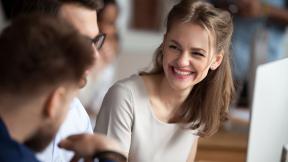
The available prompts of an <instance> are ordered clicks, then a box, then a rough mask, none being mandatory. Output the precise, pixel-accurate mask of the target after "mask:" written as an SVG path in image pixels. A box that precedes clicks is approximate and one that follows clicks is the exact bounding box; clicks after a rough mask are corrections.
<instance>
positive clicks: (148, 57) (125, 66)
mask: <svg viewBox="0 0 288 162" xmlns="http://www.w3.org/2000/svg"><path fill="white" fill-rule="evenodd" d="M178 1H179V0H116V3H117V14H116V18H115V22H113V28H114V27H115V29H114V34H115V38H113V37H112V36H111V39H112V41H113V39H115V40H116V43H115V44H116V45H115V46H116V47H115V49H113V52H112V53H113V56H112V57H113V59H112V60H113V61H110V62H108V63H107V64H109V65H110V64H113V69H114V70H112V71H113V72H112V73H107V75H105V76H107V77H108V78H109V80H110V84H109V85H108V86H110V85H111V84H113V83H114V82H115V81H116V80H119V79H122V78H125V77H128V76H130V75H132V74H135V73H137V72H139V71H142V70H145V69H147V68H149V66H151V61H152V58H153V53H154V51H155V50H156V48H157V47H158V46H159V45H160V44H161V42H162V38H163V33H164V32H165V28H164V26H165V18H166V16H167V13H168V12H169V10H170V9H171V7H172V6H173V5H174V4H175V3H177V2H178ZM260 1H261V0H260ZM210 2H211V3H213V4H215V5H216V6H217V7H220V8H223V9H226V10H227V11H229V12H230V13H231V14H232V15H233V18H234V26H235V32H234V36H233V41H232V52H233V53H232V59H233V67H234V76H235V83H236V90H237V95H236V97H235V101H234V102H233V104H232V106H231V110H230V119H229V120H228V121H227V122H226V123H225V124H224V125H223V127H222V128H221V129H220V131H219V133H217V134H216V135H214V136H212V137H209V138H204V139H201V140H200V141H199V146H198V152H197V157H196V159H197V161H198V162H200V161H202V162H204V161H206V162H244V161H245V160H246V154H247V146H248V136H249V135H248V134H249V122H250V112H251V105H252V96H253V89H254V80H255V73H256V68H257V66H258V65H261V64H264V63H267V62H271V61H275V60H279V59H282V58H286V57H287V56H288V32H287V29H286V28H287V27H286V26H287V24H288V9H287V7H288V3H287V1H284V0H283V1H282V0H270V1H269V0H263V1H261V4H262V6H261V8H260V9H259V10H260V11H261V14H258V15H257V13H253V12H252V11H255V9H254V8H253V7H249V6H250V5H251V6H253V5H254V3H253V2H259V0H238V1H237V0H211V1H210ZM251 2H252V3H251ZM263 4H264V5H263ZM2 5H3V6H4V11H5V13H9V12H10V11H9V1H8V0H3V1H2ZM270 5H271V6H272V7H275V8H280V9H282V10H283V11H284V12H282V13H281V14H280V16H283V19H281V18H280V19H276V20H273V19H272V18H270V17H268V14H270V13H271V12H272V9H269V6H270ZM243 6H244V7H243ZM107 12H108V11H107ZM112 12H113V11H112ZM269 12H270V13H269ZM243 13H245V14H243ZM102 14H103V15H104V16H103V17H105V13H102ZM285 14H286V15H285ZM7 15H9V14H7ZM108 15H109V14H108ZM99 16H100V15H98V17H99ZM285 16H286V17H285ZM8 18H9V16H8ZM3 19H4V18H3V12H0V21H1V23H0V27H3V26H4V25H5V23H4V21H3ZM103 19H104V18H103ZM108 19H109V18H108ZM286 20H287V22H286ZM99 21H102V20H99ZM104 21H105V20H104ZM98 23H101V22H98ZM104 30H105V22H104V25H103V29H101V31H104ZM108 32H109V31H108ZM104 49H105V48H104ZM275 49H276V50H275ZM108 51H109V50H108ZM110 51H111V49H110ZM104 52H105V51H104ZM107 53H109V52H107ZM285 75H287V74H285ZM104 81H105V82H106V81H107V79H106V80H104ZM106 91H107V89H106V90H103V92H106ZM80 98H81V97H80ZM83 98H84V99H83V101H84V100H85V97H83ZM99 100H101V98H100V99H99ZM99 102H100V105H101V101H99ZM89 104H91V103H90V102H89V101H87V103H86V104H84V105H85V106H86V107H90V106H91V105H89ZM98 106H99V103H98ZM96 109H97V108H96ZM90 111H93V109H91V110H88V112H90ZM95 113H96V114H97V111H95V112H94V113H93V112H90V114H92V115H91V116H92V119H91V120H92V124H94V120H95V119H93V116H95Z"/></svg>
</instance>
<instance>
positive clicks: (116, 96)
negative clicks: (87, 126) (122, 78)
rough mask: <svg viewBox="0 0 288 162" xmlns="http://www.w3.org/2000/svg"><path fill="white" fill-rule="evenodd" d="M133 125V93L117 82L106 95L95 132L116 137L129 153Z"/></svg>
mask: <svg viewBox="0 0 288 162" xmlns="http://www.w3.org/2000/svg"><path fill="white" fill-rule="evenodd" d="M132 127H133V101H132V93H131V91H130V90H129V89H128V88H127V87H125V86H124V85H121V84H115V85H114V86H112V87H111V88H110V89H109V91H108V92H107V94H106V96H105V97H104V100H103V103H102V106H101V109H100V111H99V114H98V116H97V121H96V126H95V129H94V132H97V133H102V134H105V135H106V136H108V137H111V138H114V139H116V140H117V142H119V143H120V145H121V146H122V147H123V148H124V150H125V152H126V155H128V153H129V149H130V143H131V132H132Z"/></svg>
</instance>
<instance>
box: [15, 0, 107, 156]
mask: <svg viewBox="0 0 288 162" xmlns="http://www.w3.org/2000/svg"><path fill="white" fill-rule="evenodd" d="M100 2H101V1H100V0H58V1H51V0H21V1H18V3H17V5H18V6H16V7H15V8H16V9H14V16H17V15H19V14H29V13H32V12H38V13H42V14H51V15H55V16H58V17H60V18H63V19H65V20H66V21H67V22H69V23H71V24H72V25H73V26H74V27H75V28H76V29H77V30H78V31H79V32H80V33H81V34H82V35H83V36H84V37H86V38H88V39H90V40H91V45H92V46H93V47H94V48H93V49H94V56H95V58H96V63H97V58H98V57H99V49H100V48H101V47H102V45H103V43H104V40H105V34H101V33H99V29H98V25H97V14H96V10H97V9H99V6H101V3H100ZM79 54H81V53H79ZM88 74H89V70H87V71H86V72H85V75H84V76H83V79H82V80H81V83H80V85H81V87H83V86H85V84H86V81H87V79H86V77H87V75H88ZM79 133H93V130H92V127H91V123H90V119H89V117H88V114H87V112H86V111H85V109H84V108H83V106H82V104H81V103H80V101H79V100H78V99H77V98H75V99H74V100H73V102H72V103H71V105H70V108H69V112H68V115H67V117H66V119H65V121H64V123H63V124H62V126H61V127H60V130H59V131H58V132H57V134H56V136H55V138H54V139H53V141H52V142H51V143H50V145H49V146H48V147H47V148H46V150H44V151H43V152H42V153H41V154H38V158H39V159H40V160H41V161H44V162H67V161H70V159H71V158H72V156H73V153H72V152H69V151H65V150H63V149H60V148H59V147H58V143H59V142H60V141H61V140H62V139H64V138H66V137H67V136H70V135H73V134H79Z"/></svg>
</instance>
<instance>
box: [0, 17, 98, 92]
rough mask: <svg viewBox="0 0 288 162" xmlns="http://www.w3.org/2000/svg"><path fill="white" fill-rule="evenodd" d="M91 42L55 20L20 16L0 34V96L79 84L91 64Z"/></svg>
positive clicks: (63, 22) (72, 28)
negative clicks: (63, 84) (65, 84)
mask: <svg viewBox="0 0 288 162" xmlns="http://www.w3.org/2000/svg"><path fill="white" fill-rule="evenodd" d="M93 61H94V52H93V48H92V46H91V42H90V41H89V40H88V39H86V38H85V37H84V36H82V35H80V34H79V33H78V32H77V30H76V29H74V27H72V26H71V25H69V24H68V23H66V22H65V21H64V20H60V19H58V18H56V17H51V16H43V15H30V16H24V17H19V18H18V19H16V20H15V21H14V22H12V24H11V25H10V26H8V27H7V28H5V29H4V30H3V32H2V34H1V35H0V74H1V79H0V93H2V94H7V93H8V94H27V93H29V94H30V93H38V92H41V90H43V89H44V88H47V87H48V88H49V87H53V86H57V85H59V84H61V83H63V82H68V83H69V82H72V83H78V82H79V81H80V80H81V79H82V77H83V76H84V73H85V71H86V70H87V69H88V68H89V67H90V66H91V65H92V64H93Z"/></svg>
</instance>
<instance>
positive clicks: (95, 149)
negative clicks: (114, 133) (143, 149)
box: [58, 134, 127, 162]
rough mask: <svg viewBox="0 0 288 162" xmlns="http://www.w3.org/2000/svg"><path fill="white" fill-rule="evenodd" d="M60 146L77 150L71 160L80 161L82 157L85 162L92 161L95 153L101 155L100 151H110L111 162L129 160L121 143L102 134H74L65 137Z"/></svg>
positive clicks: (109, 158) (73, 161)
mask: <svg viewBox="0 0 288 162" xmlns="http://www.w3.org/2000/svg"><path fill="white" fill-rule="evenodd" d="M58 146H59V147H60V148H63V149H66V150H70V151H73V152H75V155H74V157H73V158H72V160H71V162H78V161H79V160H80V159H81V158H83V159H84V160H85V162H86V161H87V162H88V161H92V160H93V159H94V157H95V155H100V153H103V152H105V153H110V155H108V154H107V155H108V156H107V159H108V160H110V162H111V161H115V162H126V161H127V158H126V156H125V155H124V153H123V152H122V149H121V148H120V146H119V144H118V143H117V142H116V141H114V140H112V139H109V138H107V137H105V136H103V135H100V134H79V135H72V136H69V137H67V138H66V139H63V140H62V141H61V142H60V143H59V145H58ZM111 154H112V156H111ZM113 154H114V156H113ZM96 158H97V157H96Z"/></svg>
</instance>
